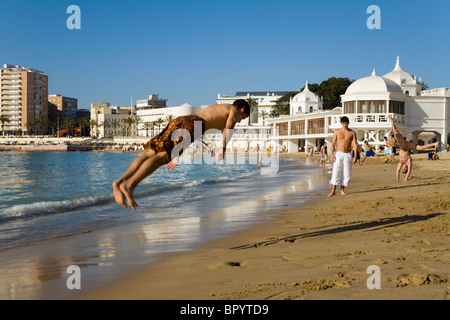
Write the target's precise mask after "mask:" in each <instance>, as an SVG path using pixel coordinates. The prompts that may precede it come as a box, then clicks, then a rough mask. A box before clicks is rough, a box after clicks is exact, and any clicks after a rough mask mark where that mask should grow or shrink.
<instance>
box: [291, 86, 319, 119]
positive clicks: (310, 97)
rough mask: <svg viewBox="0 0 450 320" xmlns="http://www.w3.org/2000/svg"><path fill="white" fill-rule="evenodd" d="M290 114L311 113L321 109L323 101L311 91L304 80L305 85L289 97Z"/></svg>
mask: <svg viewBox="0 0 450 320" xmlns="http://www.w3.org/2000/svg"><path fill="white" fill-rule="evenodd" d="M289 102H290V106H291V111H290V114H291V115H294V114H301V113H312V112H318V111H321V110H323V101H322V98H320V97H319V96H318V95H317V94H315V93H314V92H311V91H310V90H309V87H308V81H306V84H305V87H304V88H303V90H302V91H301V92H299V93H297V94H296V95H295V96H294V97H292V98H291V99H290V101H289Z"/></svg>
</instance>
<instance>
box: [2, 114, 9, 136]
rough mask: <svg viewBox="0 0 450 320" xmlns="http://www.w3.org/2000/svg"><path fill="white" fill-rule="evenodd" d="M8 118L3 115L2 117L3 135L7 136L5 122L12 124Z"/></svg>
mask: <svg viewBox="0 0 450 320" xmlns="http://www.w3.org/2000/svg"><path fill="white" fill-rule="evenodd" d="M10 121H11V120H9V118H8V116H5V115H1V116H0V122H1V123H2V134H3V136H5V122H10Z"/></svg>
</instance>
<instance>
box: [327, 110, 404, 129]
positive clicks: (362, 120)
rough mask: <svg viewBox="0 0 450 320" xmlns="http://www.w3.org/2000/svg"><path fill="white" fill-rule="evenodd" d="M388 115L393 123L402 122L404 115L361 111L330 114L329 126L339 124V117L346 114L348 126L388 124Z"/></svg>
mask: <svg viewBox="0 0 450 320" xmlns="http://www.w3.org/2000/svg"><path fill="white" fill-rule="evenodd" d="M389 115H391V116H392V117H393V118H394V121H395V123H397V124H404V123H405V116H403V115H399V114H395V113H363V114H361V113H360V114H342V115H338V116H332V119H331V127H333V128H335V127H337V126H340V122H341V118H342V117H343V116H346V117H348V118H349V120H350V126H355V125H356V126H358V125H360V124H361V125H362V124H363V125H365V126H377V125H389V124H390V121H389V118H388V117H389Z"/></svg>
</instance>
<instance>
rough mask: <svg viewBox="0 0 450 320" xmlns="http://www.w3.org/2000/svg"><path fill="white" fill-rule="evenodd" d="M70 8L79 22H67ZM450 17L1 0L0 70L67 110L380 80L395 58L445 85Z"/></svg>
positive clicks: (318, 7)
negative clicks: (29, 81) (39, 83)
mask: <svg viewBox="0 0 450 320" xmlns="http://www.w3.org/2000/svg"><path fill="white" fill-rule="evenodd" d="M71 5H77V6H78V7H79V8H80V11H81V14H80V20H79V21H80V22H81V23H80V26H81V29H69V28H68V27H67V20H68V19H69V20H70V19H71V18H72V17H73V15H72V12H70V13H67V8H68V7H69V6H71ZM370 5H376V6H378V8H379V18H380V19H379V20H372V18H374V17H375V16H373V14H374V12H373V11H370V12H369V13H367V8H368V7H369V6H370ZM449 17H450V1H448V0H429V1H423V0H420V1H417V0H386V1H385V0H371V1H366V0H349V1H345V0H340V1H321V0H318V1H312V0H309V1H303V0H295V1H292V0H239V1H235V0H227V1H223V0H190V1H188V0H127V1H122V0H121V1H119V0H109V1H99V0H0V39H1V41H0V65H1V66H3V64H13V65H21V66H26V67H29V68H34V69H37V70H40V71H43V72H44V73H45V74H47V75H48V77H49V94H61V95H63V96H67V97H72V98H77V99H78V109H89V108H90V104H91V103H98V102H109V103H111V104H112V105H129V104H130V103H131V101H133V103H135V101H136V99H145V98H147V97H148V95H150V94H159V97H160V98H163V99H167V100H168V102H167V105H168V106H178V105H181V104H183V103H189V104H191V105H193V106H197V107H200V106H201V105H208V104H213V103H215V102H216V99H217V95H218V94H221V95H234V94H235V93H236V92H237V91H299V90H300V89H301V88H302V87H303V85H304V84H305V81H308V82H309V83H319V84H320V82H322V81H323V80H326V79H328V78H330V77H348V78H350V79H351V80H357V79H359V78H363V77H366V76H370V75H371V73H372V70H373V69H375V70H376V73H377V75H381V76H382V75H384V74H386V73H388V72H390V71H391V70H392V69H393V68H394V67H395V62H396V59H397V56H400V64H401V67H402V69H403V70H404V71H407V72H409V73H411V74H412V75H413V76H414V75H415V76H417V78H418V79H419V77H421V78H422V81H424V82H425V83H426V84H428V86H429V87H430V88H440V87H450V59H449V58H450V41H449V40H450V37H449V34H450V21H449V20H450V19H449ZM367 20H370V22H374V21H375V22H376V21H379V22H380V23H379V26H380V28H379V29H369V28H368V27H367Z"/></svg>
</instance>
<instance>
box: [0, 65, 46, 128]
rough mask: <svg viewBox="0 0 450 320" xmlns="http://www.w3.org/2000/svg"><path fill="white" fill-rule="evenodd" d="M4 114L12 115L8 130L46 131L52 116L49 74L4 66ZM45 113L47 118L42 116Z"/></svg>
mask: <svg viewBox="0 0 450 320" xmlns="http://www.w3.org/2000/svg"><path fill="white" fill-rule="evenodd" d="M0 84H1V87H0V88H1V96H0V115H4V116H7V117H8V120H9V122H5V124H4V126H5V132H9V133H10V134H18V133H19V132H22V133H24V134H30V133H39V134H41V133H45V132H46V131H47V122H46V121H43V120H44V119H47V117H48V101H47V96H48V76H47V75H45V74H44V73H43V72H42V71H38V70H34V69H31V68H26V67H22V66H17V65H9V64H5V65H3V68H1V69H0ZM41 115H43V117H41Z"/></svg>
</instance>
